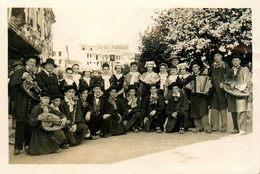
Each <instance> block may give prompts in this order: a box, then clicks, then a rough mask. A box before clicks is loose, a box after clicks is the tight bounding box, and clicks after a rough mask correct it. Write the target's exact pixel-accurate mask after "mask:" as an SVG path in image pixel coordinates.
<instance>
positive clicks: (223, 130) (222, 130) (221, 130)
mask: <svg viewBox="0 0 260 174" xmlns="http://www.w3.org/2000/svg"><path fill="white" fill-rule="evenodd" d="M219 132H227V130H225V129H220V130H219Z"/></svg>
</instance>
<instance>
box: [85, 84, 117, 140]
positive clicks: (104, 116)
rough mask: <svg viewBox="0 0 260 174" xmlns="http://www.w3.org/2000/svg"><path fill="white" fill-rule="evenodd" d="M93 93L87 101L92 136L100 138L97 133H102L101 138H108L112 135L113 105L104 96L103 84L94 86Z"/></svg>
mask: <svg viewBox="0 0 260 174" xmlns="http://www.w3.org/2000/svg"><path fill="white" fill-rule="evenodd" d="M92 87H93V93H92V94H91V95H89V96H88V98H87V101H88V103H89V104H90V106H91V108H92V109H91V111H90V112H88V114H87V115H86V117H85V118H86V120H87V121H88V126H89V130H90V133H91V136H92V137H93V138H94V139H96V138H98V136H97V134H96V132H98V131H101V137H104V138H107V137H108V135H109V134H110V132H109V130H110V127H109V125H110V117H111V115H112V112H113V107H112V104H110V102H109V101H108V100H107V98H106V97H105V96H104V95H103V92H102V89H103V86H102V84H101V83H95V84H93V86H92Z"/></svg>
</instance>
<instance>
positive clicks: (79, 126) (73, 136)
mask: <svg viewBox="0 0 260 174" xmlns="http://www.w3.org/2000/svg"><path fill="white" fill-rule="evenodd" d="M75 91H76V88H75V86H73V85H70V86H65V88H64V95H65V96H64V100H63V101H62V102H61V104H60V106H59V109H60V111H61V112H62V113H63V114H65V115H66V116H67V119H68V120H69V121H70V124H69V125H68V126H67V127H66V128H65V135H66V143H67V146H77V145H79V144H81V143H82V141H83V140H84V137H85V134H86V133H87V130H88V126H87V125H86V124H85V122H84V118H83V113H82V110H81V109H80V106H79V102H78V100H77V98H76V97H75Z"/></svg>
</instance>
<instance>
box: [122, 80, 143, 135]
mask: <svg viewBox="0 0 260 174" xmlns="http://www.w3.org/2000/svg"><path fill="white" fill-rule="evenodd" d="M137 92H138V88H137V87H136V86H135V85H130V86H129V87H128V89H127V96H126V98H125V99H124V104H125V105H126V107H127V110H128V114H127V115H126V117H125V118H124V121H123V123H124V125H125V126H126V130H130V128H132V129H133V130H134V132H135V133H137V132H139V129H141V128H140V127H141V100H140V97H138V95H137ZM138 128H139V129H138Z"/></svg>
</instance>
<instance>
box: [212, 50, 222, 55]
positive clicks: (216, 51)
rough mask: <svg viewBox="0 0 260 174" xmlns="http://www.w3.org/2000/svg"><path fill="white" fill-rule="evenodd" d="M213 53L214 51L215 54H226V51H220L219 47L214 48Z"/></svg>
mask: <svg viewBox="0 0 260 174" xmlns="http://www.w3.org/2000/svg"><path fill="white" fill-rule="evenodd" d="M211 53H212V55H213V56H214V55H215V54H220V55H222V56H224V54H225V53H224V52H222V51H220V50H219V49H214V50H213V51H212V52H211Z"/></svg>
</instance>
